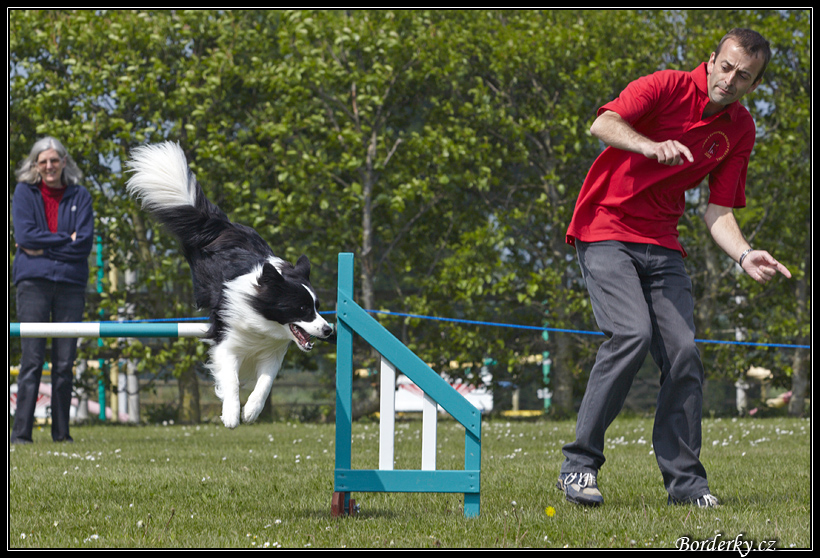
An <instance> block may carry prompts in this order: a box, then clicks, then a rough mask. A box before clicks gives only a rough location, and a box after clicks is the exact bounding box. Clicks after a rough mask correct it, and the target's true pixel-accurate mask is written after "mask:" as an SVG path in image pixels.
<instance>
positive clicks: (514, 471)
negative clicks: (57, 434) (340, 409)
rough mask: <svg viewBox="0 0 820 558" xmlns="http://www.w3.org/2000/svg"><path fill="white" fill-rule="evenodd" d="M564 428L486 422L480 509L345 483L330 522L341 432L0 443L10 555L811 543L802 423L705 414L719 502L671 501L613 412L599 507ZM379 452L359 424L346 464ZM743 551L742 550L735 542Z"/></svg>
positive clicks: (95, 433)
mask: <svg viewBox="0 0 820 558" xmlns="http://www.w3.org/2000/svg"><path fill="white" fill-rule="evenodd" d="M573 429H574V423H572V422H569V421H561V422H556V421H547V420H543V421H538V422H517V421H506V420H502V419H492V420H485V421H484V423H483V425H482V476H481V487H482V489H481V514H480V516H479V517H476V518H465V517H464V516H463V513H462V505H463V496H462V495H459V494H403V493H401V494H392V493H391V494H379V493H354V494H353V495H352V497H353V498H355V499H356V501H357V503H358V504H359V505H360V507H361V510H360V512H359V514H358V515H357V516H354V517H342V518H334V517H332V516H331V513H330V503H331V496H332V492H333V469H334V446H335V427H334V426H333V425H320V424H299V423H285V422H275V423H267V424H265V423H262V424H257V425H252V426H241V427H240V428H238V429H236V430H234V431H229V430H227V429H225V428H223V427H222V426H217V425H213V424H209V425H201V426H138V427H137V426H120V425H93V426H75V427H74V428H73V429H72V436H73V437H74V439H75V443H73V444H55V443H53V442H51V438H50V434H49V433H48V430H47V428H43V429H42V430H41V431H38V432H35V441H34V443H33V444H30V445H26V446H13V447H11V449H10V452H9V466H8V483H9V529H8V533H9V547H11V548H89V549H92V548H93V549H96V548H216V547H224V548H314V549H315V548H564V547H567V548H611V547H614V548H675V547H676V546H677V545H679V544H680V542H678V541H681V540H686V541H688V544H690V545H691V544H693V543H696V544H709V543H707V541H709V540H712V541H714V542H713V543H712V544H717V543H720V542H723V543H724V544H725V543H726V542H732V541H736V540H737V541H740V542H742V543H743V544H744V545H745V544H751V545H753V546H754V548H757V547H758V546H768V545H769V544H771V543H773V544H774V546H775V547H776V548H783V549H786V548H809V547H811V543H812V541H811V532H812V530H811V478H810V470H811V453H810V451H811V449H810V448H811V422H810V421H809V420H808V419H787V418H771V419H757V420H753V419H707V420H705V421H704V444H703V452H702V458H703V461H704V463H705V465H706V467H707V470H708V471H709V475H710V477H709V478H710V485H711V487H712V491H713V493H714V494H715V495H717V496H718V498H720V500H721V502H722V506H721V507H720V508H717V509H708V510H700V509H694V508H692V507H689V506H683V507H670V506H667V504H666V493H665V491H664V489H663V484H662V481H661V476H660V473H659V471H658V468H657V465H656V463H655V458H654V456H653V454H652V447H651V437H652V434H651V430H652V422H651V420H648V419H641V418H619V419H618V420H617V421H616V422H615V423H614V424H613V426H612V427H611V428H610V431H609V437H608V450H607V463H606V465H605V466H604V468H603V469H602V471H601V474H600V476H599V485H600V487H601V491H602V492H603V494H604V497H605V499H606V502H605V504H604V506H602V507H600V508H595V509H587V508H579V507H576V506H573V505H571V504H568V503H567V502H565V501H564V500H563V495H562V494H561V493H560V492H558V490H557V489H556V488H555V480H556V476H557V473H558V468H559V466H560V464H561V461H562V454H561V447H562V445H563V444H564V443H565V442H567V441H570V440H571V439H572V438H573ZM420 432H421V422H420V421H407V422H400V423H398V425H397V435H396V439H397V441H396V445H397V455H396V461H397V463H396V468H398V469H402V468H407V469H410V468H412V469H417V468H418V467H419V466H420V461H421V438H420V436H421V435H420ZM438 445H439V454H438V467H439V468H440V469H460V468H462V467H463V451H464V434H463V429H462V428H461V427H460V426H459V425H457V424H456V423H455V422H453V421H451V420H443V421H440V424H439V433H438ZM377 461H378V425H377V424H375V423H371V422H359V423H356V424H354V429H353V466H354V468H366V469H372V468H376V467H377ZM744 548H745V547H744Z"/></svg>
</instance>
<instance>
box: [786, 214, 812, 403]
mask: <svg viewBox="0 0 820 558" xmlns="http://www.w3.org/2000/svg"><path fill="white" fill-rule="evenodd" d="M808 229H809V230H808V234H807V235H806V246H805V249H804V250H803V253H804V254H806V261H805V264H804V269H803V273H802V274H801V276H800V279H798V280H797V288H796V289H795V290H796V296H797V312H796V313H797V315H796V316H795V321H796V322H797V323H798V324H801V323H803V321H804V319H805V316H806V309H807V308H808V273H809V270H810V269H811V221H809V223H808ZM799 341H800V344H801V345H808V344H809V340H808V339H806V337H804V336H801V337H800V339H799ZM792 367H793V371H792V398H791V401H789V414H790V415H791V416H795V417H802V416H803V413H804V412H805V408H806V392H807V391H808V385H809V370H808V358H807V354H806V351H805V350H804V349H794V357H793V360H792Z"/></svg>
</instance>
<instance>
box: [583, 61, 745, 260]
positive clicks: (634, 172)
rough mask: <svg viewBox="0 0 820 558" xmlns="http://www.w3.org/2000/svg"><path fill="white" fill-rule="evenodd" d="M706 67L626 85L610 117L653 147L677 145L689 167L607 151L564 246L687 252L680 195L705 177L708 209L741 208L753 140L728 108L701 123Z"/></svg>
mask: <svg viewBox="0 0 820 558" xmlns="http://www.w3.org/2000/svg"><path fill="white" fill-rule="evenodd" d="M706 78H707V74H706V64H705V63H704V64H701V65H700V66H698V67H697V68H696V69H695V70H693V71H692V72H681V71H676V70H663V71H660V72H657V73H654V74H651V75H649V76H645V77H642V78H640V79H638V80H636V81H633V82H632V83H630V84H629V85H628V86H627V87H626V89H624V91H623V92H622V93H621V96H620V97H618V98H617V99H615V100H613V101H611V102H609V103H607V104H606V105H604V106H603V107H601V108H600V109H599V110H598V114H599V115H600V114H602V113H603V112H604V111H607V110H612V111H615V112H617V113H618V114H619V115H620V116H621V117H622V118H623V119H624V120H626V121H627V122H628V123H630V124H631V125H632V126H633V127H634V128H635V130H636V131H637V132H639V133H641V134H643V135H645V136H647V137H649V138H650V139H652V140H654V141H665V140H671V139H674V140H677V141H679V142H680V143H682V144H683V145H686V146H687V147H688V148H689V150H690V151H691V152H692V156H693V157H694V159H695V160H694V162H693V163H690V162H688V161H686V162H684V164H683V165H677V166H668V165H662V164H660V163H658V162H657V161H656V160H654V159H649V158H647V157H644V156H643V155H641V154H639V153H632V152H628V151H623V150H620V149H616V148H614V147H607V148H606V149H605V150H604V151H603V153H601V155H600V156H599V157H598V158H597V159H596V160H595V162H594V163H593V164H592V167H591V168H590V171H589V173H588V174H587V177H586V180H585V181H584V184H583V186H582V187H581V193H580V194H579V196H578V201H577V202H576V205H575V213H574V215H573V217H572V222H571V223H570V225H569V229H568V230H567V243H569V244H571V245H573V246H574V245H575V239H578V240H581V241H583V242H597V241H601V240H620V241H623V242H640V243H648V244H657V245H660V246H665V247H667V248H671V249H674V250H680V251H681V252H682V253H683V255H684V256H685V255H686V251H685V250H684V249H683V247H682V246H681V244H680V242H679V241H678V220H679V219H680V217H681V215H683V211H684V208H685V193H686V191H687V190H690V189H692V188H695V187H696V186H698V184H700V183H701V181H702V180H703V179H704V178H705V177H706V176H707V175H708V176H709V202H710V203H713V204H715V205H721V206H725V207H744V206H745V205H746V194H745V187H746V169H747V166H748V162H749V155H750V154H751V152H752V147H753V146H754V140H755V125H754V121H753V120H752V117H751V115H750V114H749V111H747V110H746V108H745V107H744V106H743V105H741V104H740V102H737V101H736V102H734V103H732V104H731V105H729V106H727V107H726V108H725V109H724V110H722V111H720V112H718V113H717V114H715V115H713V116H711V117H709V118H707V119H704V118H703V117H702V115H703V110H704V109H705V108H706V105H707V103H708V101H709V98H708V95H707V84H706V83H707V82H706Z"/></svg>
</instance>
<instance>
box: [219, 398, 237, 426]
mask: <svg viewBox="0 0 820 558" xmlns="http://www.w3.org/2000/svg"><path fill="white" fill-rule="evenodd" d="M222 424H224V425H225V426H226V427H227V428H236V427H237V426H239V403H238V402H237V403H233V402H231V403H228V402H227V401H226V402H224V403H222Z"/></svg>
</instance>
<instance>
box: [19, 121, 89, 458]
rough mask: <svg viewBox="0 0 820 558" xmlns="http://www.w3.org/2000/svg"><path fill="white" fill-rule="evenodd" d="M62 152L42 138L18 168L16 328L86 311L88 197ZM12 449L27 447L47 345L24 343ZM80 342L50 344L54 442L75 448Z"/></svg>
mask: <svg viewBox="0 0 820 558" xmlns="http://www.w3.org/2000/svg"><path fill="white" fill-rule="evenodd" d="M81 178H82V173H81V172H80V170H79V168H77V164H76V163H75V162H74V160H73V159H72V158H71V157H70V156H69V155H68V153H67V151H66V149H65V147H63V145H62V144H61V143H60V142H59V141H57V140H56V139H54V138H51V137H45V138H43V139H41V140H39V141H38V142H37V143H35V144H34V147H33V148H32V149H31V153H30V154H29V156H28V157H26V158H25V159H24V160H23V162H22V163H21V164H20V166H19V168H18V169H17V180H18V184H17V186H16V187H15V190H14V197H13V199H12V219H13V221H14V240H15V243H16V246H17V253H16V254H15V257H14V264H13V269H12V278H13V281H14V284H15V286H16V289H17V317H18V320H19V321H20V322H50V321H54V322H79V321H82V318H83V311H84V309H85V289H86V284H87V283H88V272H89V270H88V256H89V254H90V253H91V247H92V246H93V242H94V211H93V207H92V200H91V195H90V194H89V193H88V190H86V189H85V188H84V187H82V186H80V185H79V184H78V182H79V180H80V179H81ZM20 341H21V345H22V359H21V361H20V374H19V376H18V379H17V409H16V412H15V415H14V426H13V427H12V432H11V439H10V441H11V442H12V443H30V442H31V432H32V427H33V425H34V407H35V404H36V402H37V396H38V392H39V387H40V376H41V374H42V369H43V363H44V362H45V358H46V340H45V339H31V338H23V339H21V340H20ZM76 356H77V339H70V338H54V339H52V341H51V437H52V439H53V440H54V441H56V442H62V441H72V439H71V436H70V435H69V426H68V423H69V411H70V408H71V392H72V389H73V380H74V360H75V358H76Z"/></svg>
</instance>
